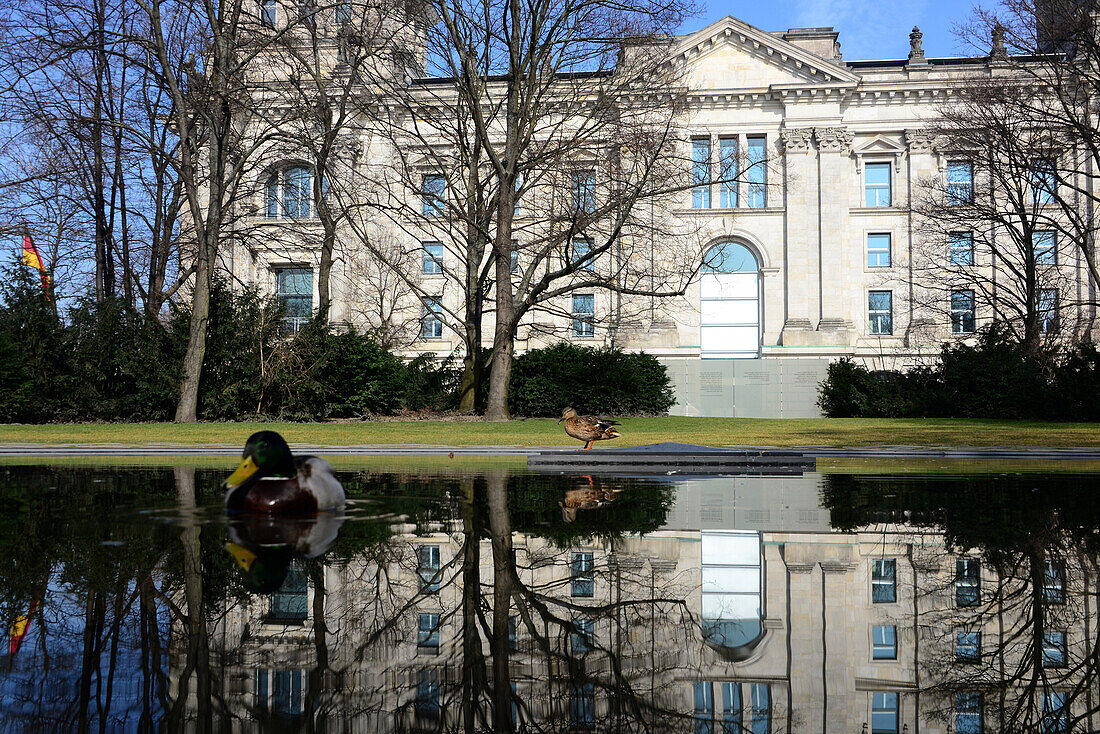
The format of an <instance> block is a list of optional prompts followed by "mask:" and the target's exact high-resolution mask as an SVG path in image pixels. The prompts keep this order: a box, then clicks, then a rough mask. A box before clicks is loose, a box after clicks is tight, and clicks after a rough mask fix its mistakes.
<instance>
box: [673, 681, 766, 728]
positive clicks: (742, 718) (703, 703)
mask: <svg viewBox="0 0 1100 734" xmlns="http://www.w3.org/2000/svg"><path fill="white" fill-rule="evenodd" d="M692 694H693V699H694V707H693V708H694V716H693V724H694V726H693V729H692V730H693V731H694V732H697V733H699V734H703V733H704V732H705V733H706V734H714V733H715V732H719V731H721V732H738V733H739V734H771V731H772V728H771V725H772V695H771V686H770V685H769V684H768V683H741V682H738V681H728V680H727V681H710V680H700V681H695V682H694V683H693V684H692ZM718 695H720V696H721V705H722V707H721V709H719V710H716V708H715V698H716V696H718Z"/></svg>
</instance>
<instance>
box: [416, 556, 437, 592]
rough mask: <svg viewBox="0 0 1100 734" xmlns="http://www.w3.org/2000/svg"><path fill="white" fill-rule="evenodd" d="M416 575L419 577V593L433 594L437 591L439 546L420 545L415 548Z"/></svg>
mask: <svg viewBox="0 0 1100 734" xmlns="http://www.w3.org/2000/svg"><path fill="white" fill-rule="evenodd" d="M416 573H417V575H418V576H419V577H420V591H421V592H423V593H426V594H434V593H435V592H437V591H439V546H438V545H421V546H417V548H416Z"/></svg>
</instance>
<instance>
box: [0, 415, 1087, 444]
mask: <svg viewBox="0 0 1100 734" xmlns="http://www.w3.org/2000/svg"><path fill="white" fill-rule="evenodd" d="M621 423H622V425H621V430H622V432H623V434H624V436H623V438H621V439H618V440H615V441H609V442H607V443H601V444H597V447H603V446H630V445H636V444H646V443H657V442H660V441H678V442H682V443H696V444H707V445H713V446H723V445H742V446H868V445H917V446H1054V447H1058V446H1063V447H1069V446H1079V447H1098V446H1100V430H1098V429H1100V424H1095V423H1036V422H1025V421H995V420H964V419H950V420H947V419H944V420H931V419H929V420H922V419H911V420H910V419H906V420H887V419H877V418H823V419H814V420H810V419H806V420H802V419H787V420H768V419H757V418H679V417H663V418H624V419H622V421H621ZM261 428H263V429H271V430H275V431H279V432H280V433H282V434H283V435H284V436H285V437H286V438H287V440H288V441H289V442H291V443H304V444H323V445H333V446H354V445H368V444H387V445H409V444H427V445H435V446H579V445H580V444H579V442H577V441H574V440H573V439H571V438H569V437H568V436H566V435H565V432H564V431H563V430H562V427H561V426H559V425H557V424H556V423H555V422H554V421H553V420H551V419H544V418H540V419H531V420H515V421H511V422H509V423H484V422H481V421H456V420H449V421H439V420H425V421H397V420H382V421H367V422H361V423H196V424H173V423H137V424H126V423H109V424H87V423H84V424H58V425H43V426H28V425H0V443H40V444H59V443H76V444H90V443H116V444H146V443H176V444H192V445H201V444H210V443H215V444H238V443H239V444H241V445H243V444H244V440H245V438H247V437H248V435H249V434H250V433H251V432H252V431H254V430H259V429H261Z"/></svg>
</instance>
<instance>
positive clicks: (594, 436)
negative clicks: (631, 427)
mask: <svg viewBox="0 0 1100 734" xmlns="http://www.w3.org/2000/svg"><path fill="white" fill-rule="evenodd" d="M562 421H565V432H566V433H568V434H569V435H570V436H572V437H573V438H575V439H578V440H580V441H587V443H586V444H585V445H584V448H583V449H581V451H588V450H589V449H591V448H592V442H593V441H606V440H607V439H609V438H619V437H621V436H622V435H623V434H621V433H619V431H618V430H617V429H616V428H615V426H616V425H617V424H616V423H615V421H605V420H601V419H599V418H597V417H596V416H594V415H577V411H575V410H573V409H572V408H566V409H565V410H563V411H562V413H561V420H559V421H558V423H561V422H562Z"/></svg>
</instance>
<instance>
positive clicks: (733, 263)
mask: <svg viewBox="0 0 1100 734" xmlns="http://www.w3.org/2000/svg"><path fill="white" fill-rule="evenodd" d="M699 296H700V299H699V300H700V302H699V317H700V318H699V322H700V335H699V338H700V346H701V348H702V349H701V351H702V356H703V357H758V356H760V265H759V263H758V262H757V260H756V256H755V255H753V253H752V252H751V251H750V250H749V249H748V248H747V247H745V246H744V245H740V244H737V243H736V242H726V243H723V244H721V245H718V246H716V247H712V248H711V249H710V250H709V251H708V252H707V254H706V256H705V258H704V260H703V268H702V272H701V275H700V279H699Z"/></svg>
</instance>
